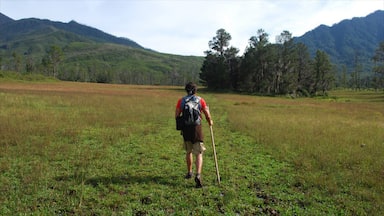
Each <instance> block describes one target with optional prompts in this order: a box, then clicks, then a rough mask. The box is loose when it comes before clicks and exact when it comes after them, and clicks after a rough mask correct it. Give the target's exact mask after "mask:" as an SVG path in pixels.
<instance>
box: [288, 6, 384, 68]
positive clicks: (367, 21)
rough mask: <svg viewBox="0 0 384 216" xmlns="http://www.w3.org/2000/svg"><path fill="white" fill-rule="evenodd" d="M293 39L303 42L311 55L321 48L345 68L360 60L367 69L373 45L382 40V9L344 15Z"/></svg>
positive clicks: (383, 32) (358, 62)
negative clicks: (347, 16) (328, 24)
mask: <svg viewBox="0 0 384 216" xmlns="http://www.w3.org/2000/svg"><path fill="white" fill-rule="evenodd" d="M294 40H295V42H301V43H304V44H305V45H306V46H307V47H308V50H309V51H310V53H311V54H312V55H313V56H314V55H315V52H316V50H323V51H325V52H326V53H327V54H328V55H329V56H330V57H331V60H332V62H333V63H335V64H338V65H347V67H348V68H349V69H352V68H353V67H355V66H356V64H363V66H364V67H366V68H367V70H369V69H370V67H371V64H370V63H369V62H370V61H371V60H370V59H371V58H372V56H373V53H374V51H375V49H377V48H378V46H379V43H380V42H382V41H384V11H383V10H376V11H375V12H373V13H370V14H368V15H367V16H365V17H354V18H352V19H344V20H342V21H340V22H338V23H336V24H333V25H332V26H326V25H319V26H318V27H316V28H314V29H313V30H311V31H308V32H306V33H305V34H304V35H302V36H300V37H295V38H294ZM355 61H357V62H355Z"/></svg>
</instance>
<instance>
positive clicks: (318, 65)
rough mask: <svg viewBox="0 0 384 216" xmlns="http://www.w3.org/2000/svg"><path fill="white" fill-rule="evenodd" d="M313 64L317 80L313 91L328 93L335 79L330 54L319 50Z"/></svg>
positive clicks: (314, 92)
mask: <svg viewBox="0 0 384 216" xmlns="http://www.w3.org/2000/svg"><path fill="white" fill-rule="evenodd" d="M313 66H314V68H313V69H314V78H315V80H314V88H313V91H312V93H313V94H316V93H317V92H318V91H322V94H323V95H326V94H327V90H328V89H329V86H330V84H331V81H332V80H333V79H334V76H333V74H332V65H331V62H330V60H329V57H328V55H327V54H326V53H325V52H324V51H320V50H317V51H316V56H315V59H314V64H313Z"/></svg>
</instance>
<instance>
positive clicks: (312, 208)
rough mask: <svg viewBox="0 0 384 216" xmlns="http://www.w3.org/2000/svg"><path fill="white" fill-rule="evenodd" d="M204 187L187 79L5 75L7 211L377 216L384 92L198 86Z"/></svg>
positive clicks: (2, 132)
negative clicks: (197, 179)
mask: <svg viewBox="0 0 384 216" xmlns="http://www.w3.org/2000/svg"><path fill="white" fill-rule="evenodd" d="M199 94H200V95H201V96H203V97H204V98H205V99H206V101H207V102H208V103H209V105H210V110H211V113H212V116H213V119H214V123H215V124H214V126H213V128H214V136H215V144H216V151H217V156H218V162H219V169H220V174H221V177H222V179H221V185H220V186H218V185H217V182H216V174H215V165H214V160H213V154H212V147H211V142H210V138H209V136H210V135H209V130H208V127H207V125H206V122H204V127H203V128H204V133H205V136H206V138H205V143H206V146H207V148H208V149H207V151H206V153H205V158H204V159H205V160H204V168H203V183H204V185H205V186H204V187H203V188H202V189H195V188H194V182H193V181H189V180H185V179H184V178H183V177H184V174H185V169H186V168H185V162H184V157H185V155H184V151H183V150H182V137H181V136H180V134H179V132H178V131H176V130H175V122H174V108H175V103H176V101H177V99H178V98H179V97H181V96H183V95H184V91H183V90H182V87H170V86H163V87H161V86H145V85H140V86H138V85H111V84H90V83H74V82H60V81H59V82H57V81H56V82H45V81H33V82H20V81H17V80H15V79H12V80H10V78H8V79H4V78H0V101H1V103H0V122H2V124H0V146H1V149H2V151H1V152H0V171H1V172H0V202H1V203H2V205H1V206H0V214H1V215H17V214H19V215H24V214H26V215H30V214H33V215H377V214H380V213H379V212H382V211H383V210H384V209H383V205H382V203H383V202H384V191H383V188H384V185H383V181H382V179H383V175H384V173H383V168H384V167H383V161H384V158H383V157H384V156H383V154H382V152H384V149H383V146H384V145H383V140H384V125H383V122H384V112H383V110H384V97H383V95H382V94H380V93H376V92H371V91H360V92H352V91H336V92H330V96H331V97H328V98H306V99H295V100H292V99H287V98H279V97H273V98H272V97H257V96H244V95H243V96H242V95H235V94H214V93H210V92H206V91H205V90H204V89H201V91H200V92H199Z"/></svg>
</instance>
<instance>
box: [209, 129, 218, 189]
mask: <svg viewBox="0 0 384 216" xmlns="http://www.w3.org/2000/svg"><path fill="white" fill-rule="evenodd" d="M209 129H210V130H211V140H212V148H213V156H214V158H215V166H216V175H217V182H218V183H219V185H220V174H219V165H218V164H217V156H216V148H215V140H214V138H213V129H212V125H210V126H209Z"/></svg>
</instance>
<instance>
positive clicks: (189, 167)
mask: <svg viewBox="0 0 384 216" xmlns="http://www.w3.org/2000/svg"><path fill="white" fill-rule="evenodd" d="M185 160H186V162H187V170H188V173H192V163H193V157H192V152H187V153H186V154H185Z"/></svg>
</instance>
